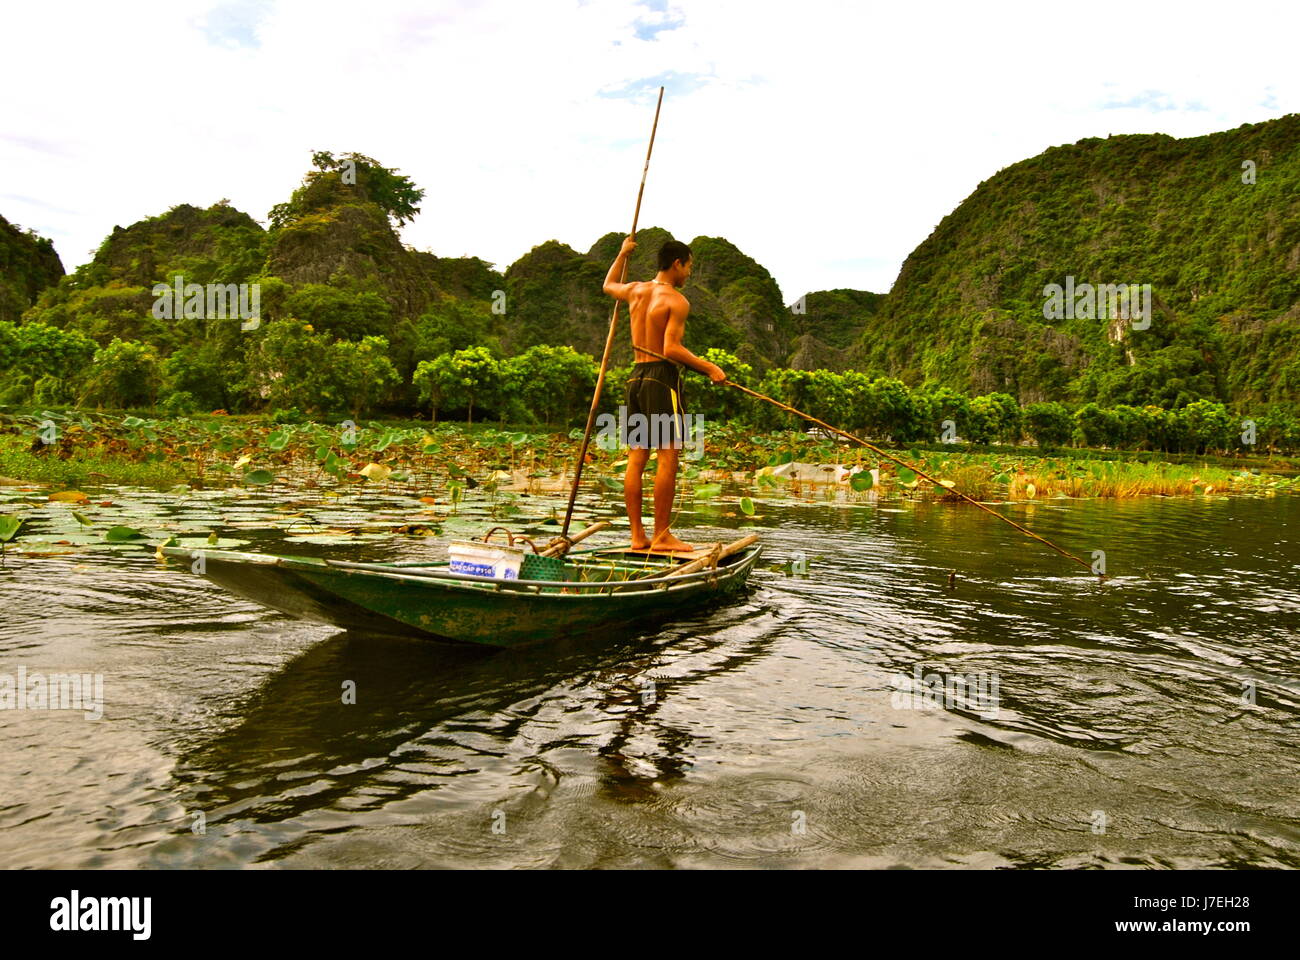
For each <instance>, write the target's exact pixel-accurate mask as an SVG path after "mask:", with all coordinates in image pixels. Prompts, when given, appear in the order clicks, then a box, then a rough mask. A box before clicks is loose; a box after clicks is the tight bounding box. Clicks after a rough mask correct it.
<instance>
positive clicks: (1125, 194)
mask: <svg viewBox="0 0 1300 960" xmlns="http://www.w3.org/2000/svg"><path fill="white" fill-rule="evenodd" d="M1252 179H1253V180H1254V182H1253V183H1250V182H1243V180H1245V181H1249V180H1252ZM1067 276H1070V277H1073V278H1074V282H1075V283H1076V284H1082V283H1085V282H1087V283H1090V284H1109V283H1125V284H1147V283H1149V284H1151V292H1152V316H1151V318H1150V326H1149V327H1147V328H1146V329H1144V330H1142V329H1134V328H1133V327H1132V326H1127V325H1125V324H1123V323H1117V324H1111V323H1109V322H1107V320H1104V319H1095V318H1082V317H1076V318H1075V319H1059V320H1058V319H1054V320H1048V319H1044V314H1043V307H1044V301H1045V297H1044V292H1043V291H1044V287H1045V286H1046V285H1048V284H1052V283H1056V284H1062V285H1063V284H1064V283H1065V279H1066V277H1067ZM1085 312H1086V311H1085ZM1139 325H1140V324H1139ZM852 355H853V359H854V361H855V363H856V364H857V365H860V366H861V367H862V368H864V369H870V370H878V371H882V372H888V373H891V374H893V375H896V376H899V377H901V378H902V379H904V380H905V381H907V382H909V383H920V382H923V381H925V382H931V383H939V384H944V385H948V386H952V387H955V388H957V389H959V390H962V391H964V392H967V393H971V394H982V393H989V392H992V391H1004V392H1007V393H1010V394H1012V395H1013V396H1016V397H1017V398H1018V399H1020V400H1021V401H1022V402H1029V401H1034V400H1040V399H1068V400H1098V401H1099V402H1101V403H1102V404H1103V405H1109V404H1113V403H1138V404H1141V403H1156V404H1160V405H1163V406H1166V407H1169V406H1174V405H1178V404H1181V403H1182V402H1185V401H1186V400H1187V399H1190V398H1193V397H1197V396H1204V397H1218V398H1221V399H1225V400H1233V401H1237V402H1257V401H1281V402H1287V403H1295V402H1296V401H1297V399H1300V115H1290V116H1287V117H1283V118H1281V119H1278V120H1272V121H1269V122H1267V123H1259V124H1253V125H1248V126H1242V127H1239V128H1237V129H1235V130H1229V131H1227V132H1224V133H1216V134H1211V135H1209V136H1203V137H1194V138H1190V139H1183V140H1177V139H1174V138H1172V137H1168V136H1164V135H1142V136H1114V137H1109V138H1107V139H1104V140H1102V139H1089V140H1083V141H1080V142H1079V143H1076V144H1073V145H1069V146H1062V147H1054V148H1052V149H1050V150H1047V151H1046V152H1044V153H1042V154H1041V155H1039V156H1037V157H1034V158H1033V159H1030V160H1025V161H1023V162H1021V163H1017V164H1015V165H1013V166H1011V167H1008V168H1006V169H1005V170H1002V171H1000V172H999V173H998V174H996V175H995V176H993V177H992V178H990V179H989V180H987V181H986V182H984V183H981V184H980V185H979V187H978V188H977V189H976V190H975V192H974V193H973V194H971V196H970V197H969V198H967V199H966V200H965V201H964V202H963V203H962V204H961V205H960V206H959V207H958V208H957V209H956V210H954V211H953V212H952V213H951V214H950V215H948V216H947V217H945V218H944V220H943V222H941V223H940V224H939V226H938V227H937V228H936V229H935V231H934V233H933V234H931V236H930V237H929V238H928V239H927V240H926V241H925V242H924V243H922V244H921V245H920V246H919V247H917V249H916V250H915V251H913V253H912V254H911V256H909V257H908V258H907V260H906V262H905V263H904V265H903V268H902V271H901V272H900V274H899V277H898V280H897V282H896V283H895V285H894V288H893V290H892V291H891V292H890V293H889V295H888V297H887V298H886V299H885V301H884V303H883V304H882V305H881V309H880V312H879V315H878V316H877V317H876V318H875V319H874V320H873V322H872V324H871V326H870V328H869V329H868V330H867V331H866V332H865V333H864V334H863V335H862V338H861V340H860V342H859V343H858V344H857V346H856V348H855V349H854V351H853V354H852Z"/></svg>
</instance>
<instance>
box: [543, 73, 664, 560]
mask: <svg viewBox="0 0 1300 960" xmlns="http://www.w3.org/2000/svg"><path fill="white" fill-rule="evenodd" d="M663 102H664V88H663V87H660V88H659V101H658V102H657V103H656V104H655V122H654V126H652V127H651V128H650V145H649V146H647V147H646V151H645V167H643V168H642V170H641V188H640V189H639V190H637V192H636V210H635V212H634V213H633V214H632V232H631V233H629V234H628V236H630V237H633V238H635V237H636V225H637V221H638V220H639V219H640V218H641V196H642V194H644V193H645V178H646V174H648V173H649V172H650V152H651V151H652V150H654V148H655V132H656V131H657V130H658V129H659V108H660V107H662V106H663ZM626 280H627V261H626V260H624V261H623V271H622V274H621V275H620V276H619V283H624V282H626ZM617 328H618V301H617V300H615V301H614V309H613V311H612V312H611V313H610V315H609V333H608V334H607V335H606V336H605V353H604V355H602V356H601V358H600V373H599V374H598V375H597V376H596V391H595V393H593V394H592V395H591V410H590V411H589V412H588V413H587V429H586V430H584V431H583V434H582V447H581V448H580V449H579V450H578V463H577V465H576V466H575V467H574V470H573V487H572V489H570V490H569V505H568V506H567V507H566V508H565V510H564V526H563V527H562V528H561V530H560V536H561V537H564V538H566V539H567V538H568V536H569V524H570V522H572V520H573V504H574V502H575V501H577V499H578V484H579V483H581V482H582V466H583V464H584V463H586V461H587V448H588V447H589V446H590V445H591V428H592V427H593V426H594V425H595V423H596V410H597V409H598V408H599V406H600V392H601V390H602V389H604V386H605V371H606V370H608V369H609V356H610V354H611V353H612V352H613V350H614V331H615V330H616V329H617Z"/></svg>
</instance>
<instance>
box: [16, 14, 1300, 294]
mask: <svg viewBox="0 0 1300 960" xmlns="http://www.w3.org/2000/svg"><path fill="white" fill-rule="evenodd" d="M1297 21H1300V15H1298V14H1297V13H1296V12H1294V11H1293V9H1291V8H1289V7H1288V6H1287V5H1285V4H1281V3H1277V4H1272V3H1263V4H1255V5H1252V6H1250V7H1248V8H1239V9H1238V8H1225V7H1223V6H1222V4H1217V3H1216V4H1210V3H1180V4H1177V5H1171V6H1168V7H1156V6H1153V5H1141V4H1133V3H1114V2H1109V3H1108V2H1103V3H1093V4H1090V5H1088V6H1087V7H1085V8H1078V7H1070V6H1055V5H1043V4H1036V3H1030V4H1019V3H1016V4H998V5H992V6H991V5H988V4H969V3H953V4H938V3H932V4H885V3H876V4H859V3H829V2H815V0H804V2H801V3H798V4H793V5H792V4H789V3H785V2H781V3H778V2H775V0H745V2H743V3H724V2H700V0H696V2H692V3H690V4H689V5H686V4H677V3H673V2H671V0H670V2H668V3H658V2H657V3H650V4H637V3H634V2H631V0H600V2H585V3H584V2H577V0H534V2H529V3H519V2H515V0H494V2H485V3H472V2H458V3H449V2H439V3H435V4H430V3H428V2H383V0H372V2H368V3H351V2H348V3H333V4H327V3H320V2H304V0H289V2H281V3H264V2H260V0H225V2H222V3H212V2H208V0H180V2H158V3H135V4H111V5H110V4H104V5H101V4H95V3H85V4H80V3H77V4H73V3H58V2H46V3H42V4H32V5H17V6H14V7H12V8H11V9H9V10H8V11H7V12H6V19H5V26H6V35H7V36H6V39H7V41H8V42H7V44H6V46H7V50H6V55H5V58H4V60H3V61H0V85H2V86H0V89H4V90H6V91H7V92H8V93H9V97H8V99H6V100H5V101H4V102H3V104H0V213H3V214H4V215H5V216H6V217H8V218H9V219H10V220H13V221H17V222H20V223H22V224H23V225H24V226H30V227H33V228H35V229H37V230H38V231H40V232H42V233H44V234H46V235H48V236H51V237H52V238H53V239H54V240H55V243H56V246H57V248H58V250H59V252H60V254H61V255H62V257H63V259H64V262H65V265H66V266H67V267H68V268H69V269H71V268H72V267H73V266H75V265H77V264H79V263H82V262H84V261H85V260H86V259H88V257H89V255H90V251H91V250H92V249H93V248H94V247H95V246H97V245H98V243H99V242H100V241H101V240H102V239H103V238H104V236H105V235H106V234H107V233H108V232H109V231H110V230H111V229H112V227H113V226H114V224H121V225H126V224H129V223H132V222H134V221H136V220H139V219H141V218H143V217H147V216H152V215H155V214H157V213H160V212H162V211H163V210H165V209H167V208H168V207H170V206H172V205H174V204H176V203H181V202H190V203H196V204H204V205H206V204H209V203H212V202H214V201H215V200H217V199H219V198H220V197H223V196H224V197H229V198H230V199H231V201H232V202H233V203H234V204H235V206H237V207H239V208H240V209H243V210H246V211H248V212H249V213H251V214H253V215H254V216H256V217H259V218H261V217H264V216H265V215H266V211H267V210H268V209H269V208H270V206H271V205H272V204H274V203H277V202H279V201H281V200H283V199H285V198H286V197H287V196H288V194H289V192H290V191H291V190H292V189H293V187H294V186H295V185H296V184H297V183H298V181H299V179H300V177H301V176H302V174H303V172H304V171H305V170H306V168H307V166H308V164H309V156H310V152H311V151H312V150H314V149H329V150H335V151H348V150H357V151H360V152H362V153H366V154H369V155H370V156H373V157H376V158H377V159H379V160H380V161H381V162H383V163H385V164H387V165H390V166H396V167H399V168H401V170H402V171H403V172H404V173H407V174H408V175H410V176H411V177H413V178H414V179H415V181H416V182H417V183H418V184H420V185H421V186H423V187H424V188H425V189H426V190H427V191H428V195H427V197H426V199H425V202H424V207H423V214H422V216H420V217H419V218H417V219H416V221H415V222H414V223H413V224H411V225H409V226H408V227H407V228H406V229H405V231H404V239H405V240H406V241H407V242H408V243H410V244H412V245H414V246H416V247H418V248H421V249H431V250H433V252H435V253H437V254H440V255H445V256H457V255H461V254H475V255H479V256H483V257H484V258H486V259H488V260H490V261H493V262H495V263H497V264H498V265H499V266H501V267H503V268H504V267H505V266H506V265H507V264H509V263H510V262H511V261H513V260H514V259H516V258H517V257H518V256H520V255H521V254H522V253H524V252H525V251H527V250H528V249H529V248H530V247H532V246H534V245H536V244H538V243H541V242H543V241H544V240H547V239H551V238H557V239H560V240H563V241H565V242H567V243H569V244H571V245H572V246H574V247H576V248H578V249H581V250H585V249H586V248H587V247H588V246H589V245H590V244H591V243H592V242H593V241H594V240H595V239H596V238H597V237H598V236H600V235H601V234H603V233H605V232H606V231H608V230H611V229H613V230H626V229H627V228H628V227H629V226H630V225H631V215H632V208H633V204H634V201H635V197H636V188H637V184H638V181H639V179H640V174H641V164H642V161H643V158H644V150H645V139H646V137H647V136H648V133H649V126H650V121H651V118H652V115H653V102H654V90H653V89H652V88H651V87H647V86H646V84H645V81H646V80H647V78H658V77H663V76H666V77H668V78H669V79H668V81H667V82H668V83H669V93H668V96H667V97H666V99H665V103H664V111H663V116H662V119H661V121H660V128H659V136H658V139H657V141H656V145H655V155H654V159H653V161H652V163H651V169H650V177H649V182H648V185H647V187H646V195H645V204H644V207H643V210H642V215H641V223H642V225H643V226H650V225H657V226H663V227H666V228H668V229H670V230H672V231H673V233H674V234H675V235H677V236H678V237H682V238H685V239H690V238H691V237H694V236H696V235H700V234H707V235H711V236H725V237H727V238H728V239H730V240H731V241H733V242H734V243H736V244H737V245H738V246H739V247H740V248H741V249H742V250H745V251H746V252H747V253H749V254H751V255H752V256H754V257H755V258H756V259H758V260H759V261H760V262H761V263H763V264H764V265H765V266H767V267H768V268H769V269H770V270H771V271H772V272H773V274H774V275H775V276H776V278H777V280H778V282H779V283H780V284H781V287H782V290H783V292H784V294H785V296H786V299H787V300H793V299H794V298H795V297H797V296H798V295H799V294H800V293H803V292H805V291H806V290H810V289H822V288H827V287H858V288H867V289H872V290H877V291H882V290H885V289H887V288H888V287H889V285H890V284H891V283H892V282H893V279H894V277H895V275H896V274H897V271H898V268H899V266H900V265H901V263H902V260H903V258H904V257H906V255H907V254H908V253H909V252H910V251H911V250H912V249H913V248H914V247H915V246H916V244H918V243H919V242H921V241H922V240H923V239H924V238H925V237H926V236H927V235H928V234H929V233H930V231H931V230H932V229H933V228H934V226H935V225H936V224H937V223H938V221H939V220H940V219H941V218H942V217H943V216H944V215H946V214H947V213H948V212H949V211H951V210H952V209H953V208H954V207H955V206H956V205H957V204H958V203H960V202H961V200H962V199H964V198H965V197H966V196H968V195H969V194H970V193H971V192H972V191H973V190H974V188H975V187H976V185H977V184H978V183H979V182H980V181H981V180H985V179H988V178H989V177H990V176H992V175H993V174H994V173H995V172H996V171H997V170H998V169H1000V168H1002V167H1005V166H1007V165H1009V164H1011V163H1014V162H1016V161H1018V160H1021V159H1024V158H1025V157H1029V156H1033V155H1035V154H1037V153H1040V152H1041V151H1042V150H1044V149H1046V148H1047V147H1049V146H1052V145H1054V144H1059V143H1066V142H1073V141H1075V140H1079V139H1082V138H1084V137H1090V136H1106V135H1108V134H1111V133H1136V132H1164V133H1169V134H1172V135H1174V136H1192V135H1198V134H1203V133H1209V132H1212V131H1215V130H1222V129H1228V128H1231V127H1235V126H1237V125H1239V124H1241V123H1246V122H1256V121H1260V120H1264V119H1268V118H1270V117H1276V116H1280V115H1282V114H1284V113H1288V112H1295V111H1297V110H1300V96H1298V91H1297V80H1296V79H1295V75H1294V70H1293V69H1292V68H1291V67H1289V66H1288V64H1291V63H1293V60H1294V56H1293V53H1294V50H1293V44H1294V37H1295V35H1296V29H1295V28H1296V26H1297ZM638 34H639V35H640V37H645V38H648V39H640V38H639V37H638ZM627 91H634V92H631V93H627ZM15 92H16V94H17V95H16V96H15V95H14V94H15Z"/></svg>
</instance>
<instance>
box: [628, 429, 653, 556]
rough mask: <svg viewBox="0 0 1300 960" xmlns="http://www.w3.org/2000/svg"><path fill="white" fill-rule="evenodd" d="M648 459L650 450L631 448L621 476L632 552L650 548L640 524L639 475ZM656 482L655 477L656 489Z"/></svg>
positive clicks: (648, 540) (643, 527)
mask: <svg viewBox="0 0 1300 960" xmlns="http://www.w3.org/2000/svg"><path fill="white" fill-rule="evenodd" d="M649 459H650V450H649V449H648V448H646V447H632V448H631V449H630V450H628V452H627V471H626V472H625V473H624V474H623V503H624V504H625V505H626V506H627V521H628V523H629V524H630V525H631V527H632V549H633V550H644V549H645V548H646V547H648V546H650V538H649V537H647V536H646V535H645V526H644V525H643V524H642V523H641V475H642V473H643V472H644V471H645V465H646V461H647V460H649ZM658 482H659V481H658V477H657V476H656V478H655V483H656V489H658V487H657V485H658ZM657 515H658V514H656V516H657Z"/></svg>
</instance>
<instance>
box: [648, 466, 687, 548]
mask: <svg viewBox="0 0 1300 960" xmlns="http://www.w3.org/2000/svg"><path fill="white" fill-rule="evenodd" d="M680 454H681V451H680V450H679V449H677V448H676V447H660V448H659V466H658V467H657V468H656V469H655V537H654V540H652V541H651V542H650V549H651V550H655V551H660V552H664V553H668V552H674V553H675V552H678V551H690V550H694V549H695V548H694V547H692V546H691V545H690V544H689V543H684V542H683V541H681V540H678V539H677V538H676V537H674V536H673V533H672V531H671V530H669V529H668V525H669V524H670V523H672V519H673V497H674V495H675V494H676V493H677V458H678V456H679V455H680Z"/></svg>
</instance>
